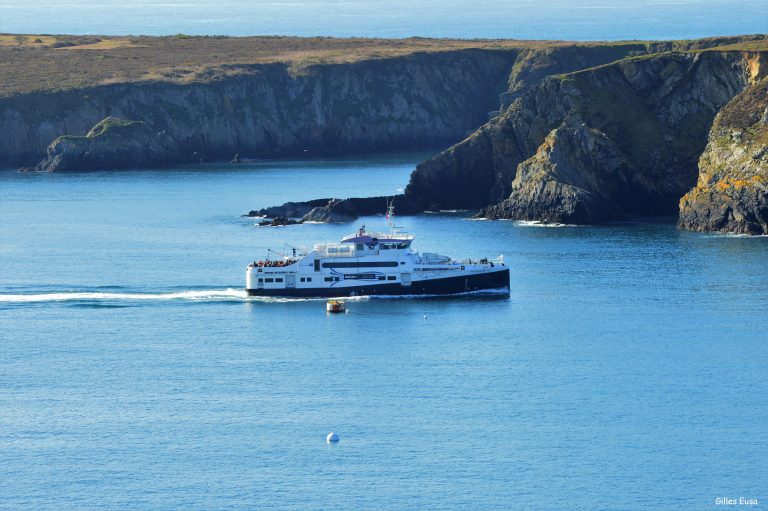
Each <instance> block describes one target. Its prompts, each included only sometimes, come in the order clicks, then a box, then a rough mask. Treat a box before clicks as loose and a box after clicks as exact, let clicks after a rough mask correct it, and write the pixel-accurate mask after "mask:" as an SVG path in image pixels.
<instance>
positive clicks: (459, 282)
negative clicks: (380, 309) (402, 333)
mask: <svg viewBox="0 0 768 511" xmlns="http://www.w3.org/2000/svg"><path fill="white" fill-rule="evenodd" d="M504 287H506V288H507V289H509V270H508V269H505V270H502V271H495V272H491V273H480V274H477V273H475V274H467V275H466V276H460V277H447V278H442V279H429V280H423V281H418V282H417V281H413V283H412V284H411V285H410V286H403V285H402V284H400V283H399V282H393V283H383V282H382V283H381V284H371V285H366V286H355V287H338V288H316V287H315V288H303V289H302V288H287V289H246V291H247V292H248V295H249V296H295V297H329V298H332V297H337V296H352V295H354V296H368V295H387V296H392V295H453V294H459V293H467V292H470V291H480V290H483V289H499V288H504Z"/></svg>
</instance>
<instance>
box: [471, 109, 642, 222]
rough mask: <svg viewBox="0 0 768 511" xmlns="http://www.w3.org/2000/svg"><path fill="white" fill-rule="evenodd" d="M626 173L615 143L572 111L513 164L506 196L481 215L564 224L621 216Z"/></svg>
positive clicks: (627, 174) (628, 173)
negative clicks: (524, 157)
mask: <svg viewBox="0 0 768 511" xmlns="http://www.w3.org/2000/svg"><path fill="white" fill-rule="evenodd" d="M629 175H630V172H629V167H628V165H627V162H626V160H625V159H624V157H623V156H622V154H621V151H620V150H619V149H618V147H616V144H614V143H613V142H612V141H611V139H610V138H608V137H607V136H606V135H605V133H602V132H600V131H598V130H595V129H593V128H589V127H588V126H587V125H586V124H585V123H583V122H581V119H580V118H579V117H578V116H575V115H571V116H568V117H566V119H565V120H564V121H563V124H561V125H560V126H559V127H557V128H555V129H554V130H552V131H551V132H550V133H549V134H548V135H547V137H546V138H545V139H544V143H543V144H542V145H541V146H540V147H539V148H538V150H537V152H536V154H535V155H533V156H532V157H531V158H529V159H527V160H525V161H524V162H522V163H521V164H520V165H519V166H518V170H517V176H516V177H515V180H514V181H513V182H512V193H511V195H510V197H509V198H508V199H506V200H505V201H503V202H502V203H501V204H498V205H496V206H492V207H490V208H487V209H486V210H485V212H484V215H485V216H486V217H490V218H517V219H521V220H536V221H540V222H545V223H565V224H596V223H603V222H607V221H611V220H622V219H624V218H626V216H627V212H626V211H625V210H623V209H622V206H621V204H622V202H623V201H622V200H620V196H621V194H622V191H623V190H624V189H625V188H626V187H627V182H628V180H629Z"/></svg>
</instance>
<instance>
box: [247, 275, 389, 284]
mask: <svg viewBox="0 0 768 511" xmlns="http://www.w3.org/2000/svg"><path fill="white" fill-rule="evenodd" d="M371 278H372V277H371ZM378 279H379V280H397V277H396V276H395V275H390V276H388V277H385V276H383V275H382V276H380V277H379V278H378ZM300 280H301V282H312V277H301V279H300ZM282 281H283V279H282V278H279V277H278V278H274V279H270V278H260V279H259V283H260V284H263V283H265V282H266V283H267V284H271V283H273V282H282ZM325 281H326V282H338V281H339V277H325Z"/></svg>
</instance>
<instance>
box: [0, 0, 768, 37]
mask: <svg viewBox="0 0 768 511" xmlns="http://www.w3.org/2000/svg"><path fill="white" fill-rule="evenodd" d="M2 32H13V33H35V34H37V33H52V34H62V33H64V34H105V35H127V34H133V35H136V34H146V35H169V34H177V33H185V34H196V35H211V34H222V35H232V36H244V35H298V36H315V35H322V36H336V37H410V36H421V37H451V38H514V39H568V40H617V39H688V38H697V37H706V36H718V35H738V34H755V33H765V32H768V1H766V0H575V1H574V0H473V1H468V0H364V1H363V0H358V1H355V0H269V1H265V0H258V1H251V0H216V1H213V0H171V1H160V2H158V1H156V0H132V1H130V2H126V1H124V0H101V1H94V0H26V1H17V0H0V33H2Z"/></svg>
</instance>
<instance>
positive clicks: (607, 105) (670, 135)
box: [406, 51, 768, 223]
mask: <svg viewBox="0 0 768 511" xmlns="http://www.w3.org/2000/svg"><path fill="white" fill-rule="evenodd" d="M766 67H768V66H766V55H765V54H764V53H761V52H740V51H722V52H720V51H705V52H687V53H667V54H662V55H656V56H644V57H636V58H627V59H623V60H620V61H618V62H615V63H612V64H609V65H605V66H600V67H597V68H594V69H587V70H584V71H580V72H576V73H571V74H566V75H562V76H551V77H548V78H546V79H545V80H543V81H542V82H541V83H540V84H539V85H537V86H535V87H533V88H532V89H531V90H529V91H528V92H527V93H525V94H524V95H522V96H521V97H519V98H518V99H516V100H515V101H514V102H513V103H512V105H511V106H510V107H509V108H508V109H507V110H506V111H505V112H504V113H503V114H502V115H500V116H499V117H497V118H495V119H493V120H492V121H490V122H489V123H487V124H486V125H485V126H483V127H482V128H481V129H480V130H478V131H477V132H476V133H474V134H473V135H472V136H470V137H468V138H467V139H465V140H464V141H462V142H461V143H459V144H457V145H455V146H453V147H452V148H450V149H448V150H447V151H445V152H443V153H442V154H440V155H438V156H437V157H435V158H433V159H432V160H429V161H427V162H424V163H422V164H421V165H419V167H418V168H417V169H416V171H415V172H414V174H413V175H412V177H411V181H410V183H409V185H408V187H407V188H406V195H407V196H408V197H410V198H411V200H412V201H413V202H417V203H418V204H419V205H420V206H421V207H422V208H423V209H432V210H435V209H458V208H482V207H485V206H488V205H489V204H490V207H487V208H486V209H484V210H483V211H482V213H481V214H482V215H485V216H487V217H489V218H508V219H521V220H539V221H556V222H568V223H601V222H605V221H610V220H615V219H620V218H623V217H625V216H628V215H666V214H674V213H676V212H677V207H678V206H677V204H678V201H679V198H680V197H681V196H682V195H683V194H684V193H685V192H687V191H688V190H690V188H691V187H692V186H693V185H694V183H695V182H696V177H697V161H698V158H699V156H700V155H701V153H702V151H703V149H704V146H705V144H706V140H707V133H708V131H709V128H710V126H711V123H712V119H713V118H714V116H715V114H716V113H717V112H718V110H719V109H720V108H721V107H722V106H723V105H725V104H726V103H728V101H730V99H731V98H733V97H734V96H735V95H736V94H737V93H738V92H740V91H741V90H743V89H744V87H745V86H747V85H748V84H749V83H750V82H751V81H753V80H755V79H756V78H758V77H759V76H761V75H764V74H765V73H766Z"/></svg>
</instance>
